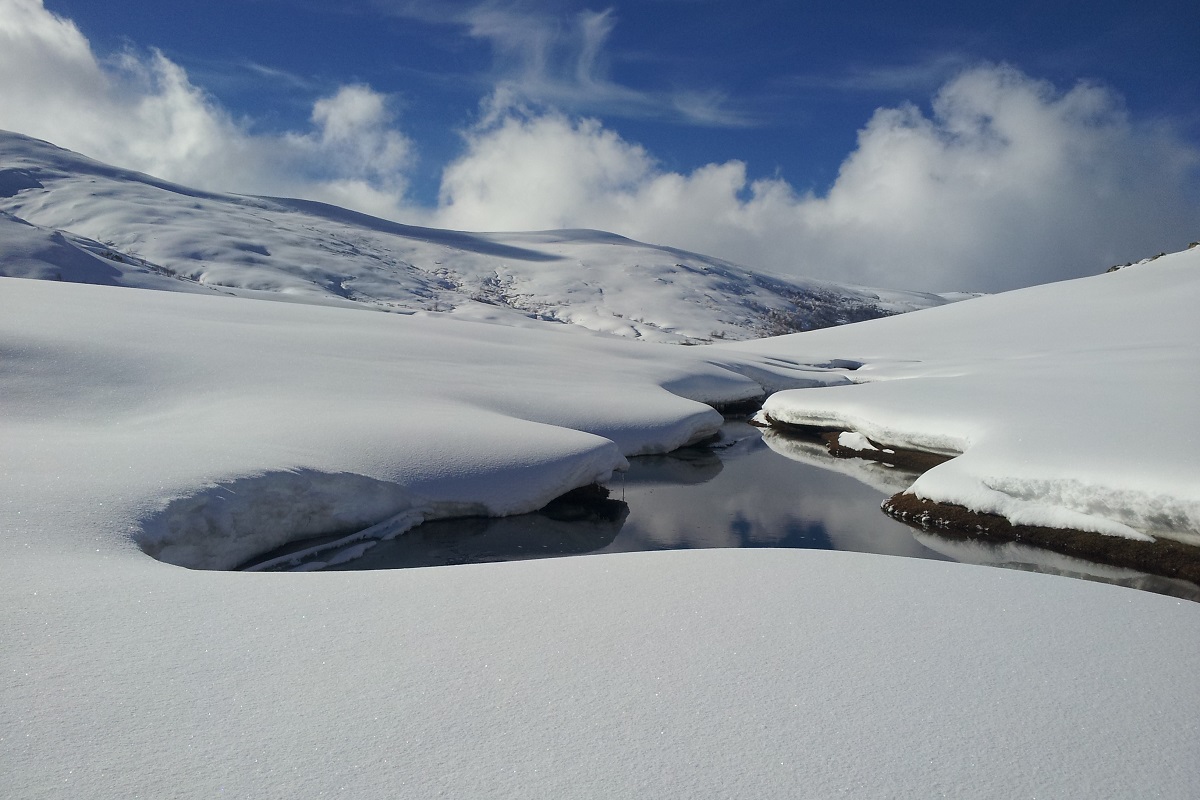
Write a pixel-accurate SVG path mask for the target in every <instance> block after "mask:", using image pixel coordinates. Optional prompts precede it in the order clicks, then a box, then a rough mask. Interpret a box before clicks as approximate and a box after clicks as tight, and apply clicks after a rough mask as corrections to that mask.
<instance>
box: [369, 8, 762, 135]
mask: <svg viewBox="0 0 1200 800" xmlns="http://www.w3.org/2000/svg"><path fill="white" fill-rule="evenodd" d="M379 5H380V7H381V8H385V9H386V10H388V12H389V13H392V14H395V15H399V16H404V17H408V18H412V19H416V20H420V21H422V22H425V23H427V24H435V25H449V26H453V27H456V28H458V29H459V30H460V31H461V32H462V34H463V35H464V36H466V37H467V38H469V39H471V40H474V41H476V42H479V43H482V44H484V45H485V46H486V47H488V49H489V51H490V53H491V58H492V63H491V66H490V72H489V73H488V74H487V75H485V76H482V80H484V81H486V82H488V83H489V84H490V85H491V87H492V89H493V97H494V99H493V100H492V101H491V105H492V106H495V105H496V103H497V102H498V101H497V98H498V99H503V100H505V101H507V102H511V103H513V104H527V105H540V106H551V107H554V108H558V109H561V110H564V111H570V112H575V113H582V114H601V115H606V116H613V117H625V118H643V119H661V120H667V121H673V122H679V123H683V124H689V125H698V126H705V127H745V126H748V125H752V124H754V118H753V117H752V116H751V115H750V114H748V113H747V112H746V111H744V110H742V109H740V108H738V106H737V104H736V103H734V102H732V101H731V100H730V98H729V97H728V96H727V95H726V94H724V93H722V92H721V91H719V90H714V89H712V88H711V87H702V88H687V87H685V88H675V87H672V88H667V89H659V90H647V89H636V88H633V87H630V86H627V85H625V84H622V83H620V82H618V81H615V80H613V78H612V77H611V69H610V68H611V63H612V60H613V58H614V54H613V53H612V52H611V47H610V41H611V38H612V34H613V31H614V30H615V29H616V27H617V25H618V23H619V18H618V16H617V14H616V12H615V11H614V10H613V9H611V8H609V9H605V10H601V11H595V10H590V9H586V8H577V7H576V8H564V7H563V4H562V3H550V2H535V1H533V0H510V2H496V1H495V0H493V1H491V2H469V3H464V2H456V1H455V0H450V2H436V3H434V2H429V0H391V1H390V2H389V0H379Z"/></svg>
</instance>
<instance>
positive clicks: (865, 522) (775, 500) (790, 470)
mask: <svg viewBox="0 0 1200 800" xmlns="http://www.w3.org/2000/svg"><path fill="white" fill-rule="evenodd" d="M781 456H782V457H781ZM915 478H916V474H915V473H911V472H907V471H905V470H901V469H897V468H894V467H889V466H886V465H883V464H878V463H874V462H869V461H863V460H861V459H838V458H834V457H832V456H830V455H829V454H828V452H827V451H826V450H825V447H824V445H822V444H820V443H816V442H810V441H807V440H804V439H797V438H794V437H791V436H788V435H787V434H781V433H779V432H776V431H772V430H766V431H760V430H759V429H757V428H754V427H752V426H750V425H748V424H746V423H742V422H728V423H726V425H725V426H724V428H723V429H722V431H721V434H720V438H719V440H718V441H717V442H716V443H715V444H710V445H708V446H704V447H691V448H684V449H682V450H678V451H676V452H674V453H670V454H668V455H661V456H643V457H639V458H632V459H630V468H629V470H628V471H627V472H625V473H621V474H618V475H616V476H614V477H613V479H612V481H611V482H610V483H609V486H608V488H609V490H610V496H609V499H608V500H602V501H601V500H597V499H595V498H591V499H590V500H585V501H583V502H575V501H565V502H563V501H556V502H555V503H553V504H551V505H550V506H548V507H547V508H545V509H542V510H541V511H539V512H537V513H534V514H522V515H519V516H513V517H504V518H500V519H487V518H468V519H450V520H440V521H436V522H428V523H425V524H424V525H420V526H418V527H417V528H414V529H413V530H411V531H409V532H408V533H405V534H403V535H402V536H399V537H397V538H395V539H393V540H390V541H383V542H373V541H369V542H360V543H355V544H351V545H349V546H342V547H336V548H332V547H331V548H330V549H328V550H325V551H319V549H317V550H314V548H313V545H314V541H309V542H301V543H296V544H294V545H293V546H292V547H293V549H291V550H290V551H288V553H290V554H292V555H294V554H296V553H299V552H301V551H305V550H306V549H307V550H309V551H313V552H311V554H309V555H307V556H305V557H304V558H302V559H299V560H298V561H295V560H293V561H290V562H289V561H288V554H286V553H282V552H281V551H276V552H275V553H272V554H270V555H271V556H272V557H273V558H275V559H276V562H277V563H278V567H277V568H283V569H289V568H290V569H301V570H311V569H326V570H342V569H397V568H403V567H427V566H443V565H450V564H467V563H480V562H488V561H513V560H521V559H529V558H546V557H553V556H568V555H582V554H587V553H619V552H630V551H639V550H678V549H691V548H714V547H786V548H810V549H827V550H852V551H858V552H864V553H880V554H885V555H894V556H908V557H913V558H928V559H936V560H943V561H961V562H964V563H971V564H986V565H992V566H1003V567H1008V568H1015V569H1024V570H1033V571H1037V572H1047V573H1051V574H1058V575H1068V576H1071V577H1076V578H1085V579H1088V580H1100V581H1105V582H1108V583H1115V584H1119V585H1123V586H1129V587H1133V588H1137V589H1143V590H1147V591H1153V592H1159V593H1163V594H1170V595H1174V596H1177V597H1183V598H1187V599H1191V600H1200V587H1197V586H1194V585H1193V584H1191V583H1188V582H1185V581H1178V580H1171V579H1168V578H1160V577H1156V576H1151V575H1146V574H1144V573H1140V572H1136V571H1134V570H1129V569H1123V568H1119V567H1109V566H1105V565H1100V564H1094V563H1091V562H1086V561H1081V560H1079V559H1074V558H1069V557H1067V556H1062V555H1058V554H1056V553H1053V552H1050V551H1046V550H1041V549H1038V548H1033V547H1029V546H1027V545H1021V544H1013V543H990V542H986V541H971V540H966V539H963V538H959V537H946V536H941V535H939V534H937V533H936V532H932V531H920V530H917V529H914V528H911V527H909V526H908V525H905V524H903V523H900V522H898V521H896V520H894V519H892V518H891V517H889V516H887V515H886V514H884V513H883V512H881V511H880V509H879V505H880V503H881V502H882V501H883V499H884V498H885V497H887V496H889V495H891V494H894V493H896V492H898V491H901V490H903V489H905V488H907V487H908V486H909V485H911V483H912V481H913V480H914V479H915ZM317 544H320V543H319V542H318V543H317ZM281 556H282V558H281ZM265 559H266V557H264V558H263V559H259V560H258V563H260V564H261V563H262V561H263V560H265ZM276 562H273V563H276ZM272 568H276V567H272Z"/></svg>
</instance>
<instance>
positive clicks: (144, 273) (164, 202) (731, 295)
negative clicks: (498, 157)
mask: <svg viewBox="0 0 1200 800" xmlns="http://www.w3.org/2000/svg"><path fill="white" fill-rule="evenodd" d="M0 275H6V276H12V277H36V278H43V279H58V280H66V281H71V282H80V283H99V284H110V285H126V286H137V287H142V288H154V289H168V290H175V291H192V292H213V291H220V292H225V293H233V294H251V295H254V296H260V297H271V298H274V299H288V300H293V301H299V302H308V303H319V304H346V303H353V304H361V305H366V306H369V307H375V308H381V309H385V310H393V311H401V312H410V313H413V312H435V311H448V312H452V313H454V314H455V315H458V316H464V317H467V318H471V319H478V320H487V321H493V322H502V323H505V324H513V325H525V324H530V321H531V320H552V321H557V322H566V323H573V324H576V325H580V326H582V327H584V328H589V329H592V330H596V331H603V332H607V333H613V334H617V335H621V336H626V337H633V338H643V339H648V340H652V341H665V342H686V343H695V342H704V341H711V340H714V339H735V340H736V339H749V338H755V337H760V336H765V335H774V334H780V333H789V332H793V331H798V330H809V329H814V328H823V327H829V326H833V325H840V324H843V323H847V322H856V321H860V320H865V319H872V318H875V317H881V316H888V315H891V314H896V313H900V312H905V311H911V310H916V309H920V308H927V307H931V306H937V305H942V304H944V303H946V302H949V301H951V300H954V299H960V298H961V297H963V295H938V294H929V293H921V292H902V291H891V290H876V289H867V288H862V287H854V286H846V285H841V284H836V283H828V282H824V281H816V280H804V279H783V278H779V277H771V276H766V275H762V274H758V273H755V272H753V271H751V270H748V269H745V268H743V267H740V266H737V265H735V264H731V263H729V262H726V261H722V260H720V259H716V258H711V257H708V256H703V255H699V254H696V253H689V252H686V251H682V250H677V249H674V248H669V247H660V246H656V245H650V244H644V243H641V242H635V241H633V240H630V239H626V238H624V237H622V236H618V235H616V234H611V233H603V232H600V231H591V230H562V231H543V232H533V233H464V232H458V231H448V230H440V229H433V228H420V227H415V226H409V225H402V224H399V223H395V222H389V221H387V220H383V219H379V218H376V217H370V216H367V215H365V214H360V213H357V212H353V211H347V210H345V209H342V208H338V207H336V206H330V205H325V204H322V203H315V202H311V201H305V200H294V199H283V198H266V197H249V196H240V195H226V194H214V193H210V192H203V191H199V190H195V189H190V188H188V187H185V186H180V185H177V184H172V183H169V182H166V181H162V180H158V179H156V178H153V177H151V176H148V175H144V174H141V173H137V172H132V171H129V170H124V169H120V168H116V167H111V166H108V165H106V164H102V163H100V162H98V161H95V160H92V159H89V158H86V157H84V156H81V155H78V154H76V153H73V152H71V151H68V150H63V149H61V148H58V147H55V146H54V145H51V144H49V143H47V142H43V141H40V140H37V139H32V138H29V137H26V136H22V135H19V134H14V133H7V132H0Z"/></svg>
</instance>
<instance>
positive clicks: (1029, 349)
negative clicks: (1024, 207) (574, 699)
mask: <svg viewBox="0 0 1200 800" xmlns="http://www.w3.org/2000/svg"><path fill="white" fill-rule="evenodd" d="M1197 307H1200V248H1198V249H1193V250H1190V251H1187V252H1183V253H1177V254H1174V255H1171V256H1166V257H1163V258H1159V259H1157V260H1155V261H1154V262H1153V263H1147V264H1143V265H1139V266H1138V267H1136V268H1129V269H1125V270H1121V271H1120V272H1116V273H1112V274H1106V275H1098V276H1096V277H1093V278H1086V279H1083V280H1077V281H1068V282H1064V283H1058V284H1051V285H1047V286H1038V287H1033V288H1030V289H1025V290H1021V291H1017V292H1009V293H1006V294H1003V295H996V296H993V297H985V298H979V299H974V300H969V301H967V302H964V303H961V304H958V305H954V306H946V307H944V308H938V309H931V310H928V311H923V312H920V313H919V314H913V315H907V316H904V317H896V318H892V319H887V320H877V321H872V322H868V323H863V324H861V325H854V326H849V327H846V328H839V329H834V330H828V331H816V332H813V333H809V334H801V335H798V336H791V337H780V338H778V339H774V340H764V341H762V342H757V343H753V344H749V345H741V346H740V351H741V352H748V353H753V354H756V355H757V356H758V357H760V358H779V357H782V356H786V357H788V358H790V359H792V360H794V361H799V362H806V361H807V362H813V363H815V362H818V361H821V360H826V359H829V358H830V357H834V356H836V357H841V358H852V359H856V360H858V361H861V362H862V363H863V365H864V366H862V367H860V368H859V369H857V370H855V371H854V372H853V373H851V375H852V379H853V381H854V382H855V383H856V384H858V385H853V386H835V387H830V388H820V389H813V390H801V391H788V392H781V393H779V394H776V395H774V396H773V397H771V398H770V399H769V400H768V401H767V402H766V404H765V406H764V412H765V413H766V414H768V415H770V416H771V417H773V418H775V419H777V420H780V421H782V422H788V423H794V424H808V425H829V426H836V427H844V428H847V429H851V430H853V431H855V432H857V433H859V434H862V435H864V436H866V437H869V438H870V439H871V440H873V441H875V442H882V443H885V444H887V445H895V446H901V447H913V448H918V449H926V450H932V451H935V452H948V453H956V452H961V453H962V455H961V456H959V457H958V458H955V459H953V460H951V461H948V462H946V463H945V464H943V465H941V466H938V467H935V468H934V469H932V470H930V471H929V472H927V473H925V474H924V475H923V476H921V477H920V478H919V479H918V480H917V481H916V482H915V483H914V484H913V485H912V487H911V489H910V491H911V492H913V493H914V494H916V495H917V496H918V497H921V498H925V499H929V500H935V501H942V502H949V503H957V504H960V505H963V506H966V507H968V508H971V509H974V510H976V511H982V512H990V513H995V514H1000V515H1002V516H1005V517H1007V518H1008V519H1009V520H1011V521H1012V522H1014V523H1023V524H1029V525H1047V526H1052V527H1073V528H1079V529H1082V530H1089V531H1097V532H1100V533H1106V534H1113V535H1121V536H1129V537H1134V538H1144V537H1145V536H1146V535H1154V536H1159V535H1161V536H1170V537H1176V538H1179V539H1183V540H1190V541H1200V462H1198V461H1197V459H1196V457H1195V454H1196V452H1198V451H1200V412H1198V411H1197V409H1198V408H1200V407H1198V406H1197V405H1196V403H1195V400H1194V398H1196V397H1197V396H1200V316H1198V315H1197V314H1196V308H1197Z"/></svg>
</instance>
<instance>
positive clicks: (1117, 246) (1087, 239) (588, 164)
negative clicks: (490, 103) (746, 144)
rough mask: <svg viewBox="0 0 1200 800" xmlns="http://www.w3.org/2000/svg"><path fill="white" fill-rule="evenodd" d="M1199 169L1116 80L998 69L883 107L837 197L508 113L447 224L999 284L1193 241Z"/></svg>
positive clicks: (836, 275)
mask: <svg viewBox="0 0 1200 800" xmlns="http://www.w3.org/2000/svg"><path fill="white" fill-rule="evenodd" d="M1198 165H1200V160H1198V157H1197V153H1196V152H1195V150H1194V149H1191V148H1189V147H1188V146H1186V145H1185V144H1183V143H1182V142H1181V141H1180V140H1178V139H1177V138H1175V137H1174V136H1172V135H1171V133H1170V132H1169V131H1168V130H1166V129H1163V128H1156V127H1153V126H1141V125H1136V124H1134V123H1133V122H1131V121H1130V120H1129V118H1128V116H1127V114H1126V113H1125V111H1124V110H1123V108H1122V105H1121V102H1120V99H1119V98H1118V97H1116V96H1115V95H1114V94H1113V93H1111V92H1109V91H1107V90H1105V89H1103V88H1099V87H1095V86H1089V85H1086V84H1080V85H1078V86H1076V87H1074V88H1073V89H1071V90H1070V91H1067V92H1059V91H1056V90H1055V89H1054V88H1053V87H1052V86H1050V85H1049V84H1046V83H1044V82H1040V81H1036V80H1033V79H1031V78H1029V77H1028V76H1026V75H1024V74H1022V73H1021V72H1019V71H1017V70H1015V69H1013V68H1010V67H1004V66H999V67H997V66H983V67H978V68H975V69H971V70H968V71H965V72H963V73H962V74H960V75H959V76H958V77H956V78H955V79H953V80H951V81H950V82H949V83H947V84H946V85H945V86H944V87H943V88H942V89H941V91H940V92H938V94H937V96H936V97H935V98H934V101H933V106H932V114H928V115H927V114H925V113H923V112H922V111H921V110H919V109H918V108H916V107H915V106H911V105H909V106H903V107H900V108H889V109H880V110H879V111H877V112H876V114H875V115H874V116H873V117H872V119H871V120H870V121H869V122H868V123H867V125H866V127H864V128H863V129H862V131H860V133H859V140H858V147H857V149H856V150H855V151H854V152H853V153H852V154H850V156H849V157H848V158H847V159H846V161H845V162H844V163H843V165H842V167H841V170H840V173H839V176H838V179H837V181H836V182H835V184H834V185H833V186H832V188H831V189H830V190H829V192H828V193H826V194H825V195H823V196H816V195H814V194H812V193H803V194H802V193H798V192H797V191H795V190H794V189H793V187H791V186H790V185H789V184H788V183H786V182H785V181H783V180H781V179H778V178H773V179H762V180H753V181H752V180H749V179H748V178H747V173H746V167H745V165H744V164H742V163H741V162H737V161H731V162H727V163H725V164H709V165H707V166H704V167H701V168H699V169H696V170H694V171H692V172H691V173H688V174H686V175H685V174H678V173H671V172H665V171H662V170H661V169H660V168H658V167H657V165H656V164H655V162H654V161H653V159H652V158H651V157H650V156H649V155H648V154H647V153H646V152H645V150H643V149H642V148H641V147H639V146H637V145H635V144H631V143H629V142H626V141H624V140H622V139H621V138H620V137H619V136H617V135H616V134H615V133H614V132H612V131H610V130H606V129H604V128H603V127H602V126H601V125H600V124H599V123H597V122H595V121H589V120H582V121H580V120H571V119H568V118H566V117H564V116H562V115H561V114H557V113H548V114H543V115H540V116H530V115H528V114H525V113H522V112H520V111H508V112H507V113H505V114H501V115H500V116H498V117H494V118H493V119H492V120H491V121H490V122H489V123H488V124H487V125H485V126H483V127H481V128H480V129H478V130H476V131H474V132H473V133H472V134H471V135H470V138H469V147H468V150H467V152H466V154H465V155H464V156H463V157H462V158H460V159H459V160H458V161H456V162H455V163H453V164H451V165H450V166H449V167H448V168H447V170H446V172H445V177H444V181H443V187H442V208H441V209H440V216H439V220H440V221H441V222H442V223H444V224H447V225H452V226H455V227H466V228H477V229H494V228H513V227H516V228H526V229H533V228H545V227H583V226H587V227H598V228H605V229H608V230H614V231H617V232H620V233H624V234H626V235H630V236H633V237H635V238H639V239H645V240H648V241H654V242H660V243H666V244H673V245H676V246H679V247H685V248H689V249H693V250H698V251H702V252H707V253H711V254H714V255H720V256H724V257H727V258H730V259H732V260H735V261H740V262H742V263H746V264H749V265H751V266H758V267H760V268H765V269H772V270H775V271H779V272H784V273H798V274H807V275H814V276H820V277H826V278H830V279H835V280H853V281H858V282H862V283H867V284H874V285H883V286H897V287H906V288H928V289H934V290H951V289H982V290H989V291H995V290H1000V289H1006V288H1013V287H1016V286H1022V285H1029V284H1032V283H1039V282H1045V281H1050V280H1056V279H1060V278H1065V277H1073V276H1077V275H1083V274H1090V273H1093V272H1096V271H1097V270H1099V269H1103V268H1104V267H1106V266H1108V265H1109V264H1112V263H1115V262H1117V261H1124V260H1128V259H1131V258H1136V257H1141V256H1145V255H1151V254H1153V253H1154V252H1157V251H1158V250H1160V249H1170V248H1173V247H1182V246H1184V245H1186V243H1187V241H1188V237H1189V236H1191V237H1192V238H1195V237H1196V233H1197V229H1198V228H1200V213H1198V204H1197V202H1196V197H1197V189H1198V188H1200V187H1198V186H1197V182H1196V167H1197V166H1198Z"/></svg>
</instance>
